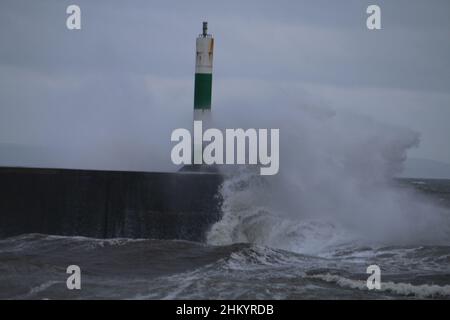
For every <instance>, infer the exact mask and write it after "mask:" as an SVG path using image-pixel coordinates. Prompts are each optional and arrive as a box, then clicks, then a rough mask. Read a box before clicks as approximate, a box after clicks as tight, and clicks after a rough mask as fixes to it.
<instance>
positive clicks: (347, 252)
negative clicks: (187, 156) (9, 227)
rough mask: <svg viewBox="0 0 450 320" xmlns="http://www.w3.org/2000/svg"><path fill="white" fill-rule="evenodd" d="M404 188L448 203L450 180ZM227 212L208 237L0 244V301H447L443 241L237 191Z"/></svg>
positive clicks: (448, 258)
mask: <svg viewBox="0 0 450 320" xmlns="http://www.w3.org/2000/svg"><path fill="white" fill-rule="evenodd" d="M235 182H236V181H235ZM235 182H233V184H232V185H231V186H230V185H229V186H228V187H230V188H231V189H233V188H235V187H236V183H235ZM402 184H406V185H408V186H410V185H415V186H416V187H418V188H420V189H421V190H422V191H421V193H424V192H425V193H428V194H429V196H431V197H432V198H433V199H434V200H433V201H437V202H441V203H446V202H447V201H449V200H450V197H449V195H450V181H444V180H440V181H432V180H409V181H404V182H402ZM238 185H239V188H241V187H242V185H241V184H240V183H238ZM230 188H228V191H227V192H229V191H230ZM234 191H236V190H234ZM241 191H242V190H241ZM225 193H226V192H225ZM233 195H236V193H233ZM244 198H246V197H245V194H244ZM224 210H228V211H230V210H231V211H232V212H228V213H227V212H225V214H224V218H223V220H222V221H220V222H219V223H218V224H217V225H215V226H214V227H213V228H212V230H211V233H210V235H209V239H208V243H193V242H186V241H167V240H151V239H108V240H105V239H91V238H83V237H61V236H52V235H42V234H26V235H21V236H17V237H13V238H8V239H3V240H0V299H109V298H118V299H417V298H426V299H436V298H437V299H449V298H450V246H449V245H446V244H445V241H443V243H442V244H430V242H429V241H425V240H424V241H423V242H422V243H421V241H422V240H421V239H419V240H418V241H417V243H413V244H405V243H406V242H405V243H403V242H402V243H401V244H400V242H399V244H397V245H396V244H395V242H394V243H393V242H392V241H391V242H390V243H387V244H386V243H382V242H375V241H372V242H371V241H367V242H364V241H358V240H355V238H354V237H353V236H349V232H347V231H346V229H341V228H340V226H338V225H337V224H335V223H333V222H330V221H326V220H323V219H322V220H319V219H316V220H315V219H300V220H299V221H295V222H294V221H293V220H289V219H285V218H283V219H281V220H275V218H274V217H273V216H272V215H271V212H268V211H269V210H268V209H266V211H265V210H264V209H261V208H255V207H254V206H253V205H247V206H245V205H244V204H242V203H240V202H238V201H236V199H235V198H233V197H231V198H228V201H227V199H226V201H225V203H224ZM448 219H450V216H448ZM271 228H273V229H276V230H277V232H272V231H271V230H272V229H271ZM430 232H432V230H430ZM431 243H432V242H431ZM71 264H76V265H79V266H80V268H81V272H82V278H81V283H82V288H81V290H68V289H67V287H66V279H67V277H68V275H67V274H66V268H67V266H68V265H71ZM373 264H376V265H378V266H380V268H381V272H382V273H381V289H380V290H368V289H367V286H366V280H367V278H368V276H369V275H368V274H366V268H367V267H368V266H369V265H373Z"/></svg>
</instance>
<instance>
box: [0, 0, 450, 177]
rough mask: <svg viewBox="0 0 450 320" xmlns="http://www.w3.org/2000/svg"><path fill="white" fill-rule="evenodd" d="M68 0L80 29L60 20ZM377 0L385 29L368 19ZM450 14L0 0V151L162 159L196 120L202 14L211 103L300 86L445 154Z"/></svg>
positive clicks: (411, 4)
mask: <svg viewBox="0 0 450 320" xmlns="http://www.w3.org/2000/svg"><path fill="white" fill-rule="evenodd" d="M70 4H77V5H79V6H80V7H81V11H82V30H80V31H69V30H67V28H66V24H65V23H66V18H67V15H66V13H65V11H66V7H67V6H68V5H70ZM369 4H378V5H379V6H380V7H381V10H382V30H378V31H369V30H368V29H367V28H366V18H367V14H366V8H367V6H368V5H369ZM449 16H450V1H448V0H442V1H438V0H431V1H425V0H420V1H412V0H404V1H402V0H395V1H394V0H390V1H364V0H355V1H352V0H345V1H335V0H329V1H324V0H319V1H318V0H314V1H313V0H308V1H299V0H295V1H243V0H239V1H232V0H226V1H211V0H209V1H181V0H180V1H137V0H132V1H112V0H109V1H103V0H98V1H84V0H71V1H63V0H58V1H57V0H53V1H52V0H36V1H23V0H2V1H1V2H0V161H2V163H0V164H8V165H11V164H16V165H37V166H52V165H53V166H62V167H64V166H69V167H96V168H98V167H100V168H101V167H102V163H103V160H102V159H104V158H102V156H101V155H103V157H105V156H106V157H107V158H108V159H109V163H110V164H109V165H107V167H108V166H109V167H120V168H124V169H127V168H130V169H159V168H163V167H164V166H162V165H160V163H163V162H164V161H166V160H167V159H169V153H170V151H169V150H170V145H169V142H170V141H169V139H170V133H171V131H172V130H173V129H174V128H178V127H186V126H188V125H189V121H191V120H190V119H191V117H192V100H193V72H194V61H195V60H194V55H195V37H196V36H197V35H198V34H199V33H200V32H201V22H202V21H203V20H208V21H209V27H210V29H209V31H210V32H211V33H212V34H213V35H214V37H215V39H216V47H215V57H214V58H215V61H214V83H213V86H214V87H213V95H214V96H213V103H214V106H213V108H215V107H217V108H220V107H222V108H226V105H227V104H228V103H233V102H236V101H244V100H245V101H253V102H256V103H262V104H264V103H273V101H276V100H277V97H278V96H280V95H283V96H286V97H288V100H289V101H291V102H295V101H296V100H298V101H301V99H302V97H301V96H303V95H304V94H305V93H306V94H307V95H308V96H309V97H312V98H313V99H315V100H317V101H321V102H323V103H324V104H326V105H329V106H332V107H334V108H336V109H349V110H352V111H355V112H359V113H362V114H365V115H369V116H371V117H373V118H375V119H377V120H379V121H382V122H386V123H389V124H394V125H398V126H401V127H407V128H410V129H413V130H415V131H417V132H419V133H420V134H421V143H420V146H419V147H418V148H417V149H415V150H412V151H411V152H410V156H414V157H420V158H428V159H433V160H437V161H442V162H447V163H450V143H449V140H450V139H449V138H450V125H449V120H450V18H449ZM300 95H301V96H300ZM162 140H163V141H164V142H167V143H166V144H167V146H164V147H163V148H159V145H160V144H161V143H162V142H161V141H162ZM130 154H133V155H135V156H134V157H130V156H129V155H130ZM96 161H97V162H96Z"/></svg>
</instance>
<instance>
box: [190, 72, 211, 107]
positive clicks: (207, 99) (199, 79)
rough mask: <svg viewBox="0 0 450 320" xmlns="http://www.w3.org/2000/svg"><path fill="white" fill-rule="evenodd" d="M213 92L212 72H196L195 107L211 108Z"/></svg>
mask: <svg viewBox="0 0 450 320" xmlns="http://www.w3.org/2000/svg"><path fill="white" fill-rule="evenodd" d="M211 94H212V74H211V73H196V74H195V89H194V109H202V110H210V109H211Z"/></svg>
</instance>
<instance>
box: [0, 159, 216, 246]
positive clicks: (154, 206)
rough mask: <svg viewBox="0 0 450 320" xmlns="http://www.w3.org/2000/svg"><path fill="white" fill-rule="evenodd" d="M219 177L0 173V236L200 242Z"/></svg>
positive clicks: (27, 170)
mask: <svg viewBox="0 0 450 320" xmlns="http://www.w3.org/2000/svg"><path fill="white" fill-rule="evenodd" d="M221 183H222V176H221V175H219V174H211V173H207V174H200V173H187V172H185V173H149V172H124V171H93V170H67V169H36V168H5V167H2V168H0V237H2V238H4V237H9V236H14V235H19V234H24V233H45V234H54V235H66V236H86V237H96V238H115V237H127V238H154V239H183V240H191V241H203V240H204V239H205V236H206V233H207V231H208V229H209V228H210V227H211V225H212V224H213V223H214V222H216V221H218V220H219V219H220V205H221V198H220V196H219V194H218V189H219V186H220V184H221Z"/></svg>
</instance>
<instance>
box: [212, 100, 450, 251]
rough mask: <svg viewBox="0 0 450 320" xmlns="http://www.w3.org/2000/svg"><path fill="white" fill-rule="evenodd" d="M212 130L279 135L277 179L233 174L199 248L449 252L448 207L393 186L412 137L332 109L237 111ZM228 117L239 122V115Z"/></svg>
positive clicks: (242, 171) (248, 171)
mask: <svg viewBox="0 0 450 320" xmlns="http://www.w3.org/2000/svg"><path fill="white" fill-rule="evenodd" d="M227 111H228V112H229V113H228V114H229V115H230V114H233V115H235V117H232V118H231V117H230V116H228V118H227V115H222V114H219V116H217V117H215V119H214V121H215V125H216V126H218V127H228V128H230V127H231V128H237V127H242V128H244V129H247V128H279V129H280V172H279V173H278V175H276V176H271V177H261V176H259V171H258V170H256V168H250V167H247V168H239V170H236V171H235V172H233V173H232V174H229V177H228V179H227V180H226V182H225V183H224V185H223V186H222V190H221V193H222V196H223V198H224V203H223V207H222V210H223V219H222V220H221V221H220V222H218V223H217V224H215V225H214V226H213V228H212V229H211V231H210V233H209V236H208V243H210V244H214V245H225V244H231V243H237V242H249V243H254V244H259V245H265V246H269V247H273V248H280V249H286V250H289V251H294V252H298V253H308V254H316V253H317V254H318V253H326V252H328V249H332V248H336V246H342V245H351V246H362V245H380V246H382V245H425V244H433V245H434V244H448V243H450V242H449V239H450V237H449V235H450V228H449V217H450V213H449V211H448V209H445V208H442V207H440V206H438V205H437V204H436V203H433V202H432V201H431V200H429V199H426V198H425V197H424V196H421V195H419V194H418V193H417V192H415V191H413V190H411V189H409V188H405V187H400V186H399V184H398V183H397V182H396V181H395V180H394V177H395V176H396V174H399V173H400V172H401V170H402V166H403V162H404V160H405V159H406V155H407V151H408V150H409V149H410V148H413V147H415V146H417V145H418V143H419V135H418V134H417V133H416V132H414V131H411V130H409V129H406V128H398V127H393V126H389V125H385V124H382V123H378V122H376V121H374V120H372V119H370V118H367V117H364V116H361V115H357V114H352V113H349V112H345V111H341V110H339V111H335V110H333V109H331V108H325V107H319V106H317V105H314V106H311V105H306V106H296V107H292V106H289V105H282V106H274V107H273V108H265V107H251V106H250V107H246V108H245V110H242V109H240V108H236V110H232V111H230V110H227ZM236 115H239V116H238V117H237V116H236Z"/></svg>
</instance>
